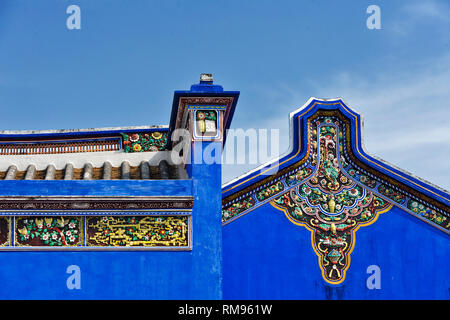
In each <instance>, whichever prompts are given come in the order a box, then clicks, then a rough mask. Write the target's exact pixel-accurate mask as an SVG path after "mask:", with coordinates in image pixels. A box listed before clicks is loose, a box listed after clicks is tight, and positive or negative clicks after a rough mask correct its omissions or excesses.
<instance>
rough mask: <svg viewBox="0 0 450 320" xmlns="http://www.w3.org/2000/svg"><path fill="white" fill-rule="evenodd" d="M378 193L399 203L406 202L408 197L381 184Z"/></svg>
mask: <svg viewBox="0 0 450 320" xmlns="http://www.w3.org/2000/svg"><path fill="white" fill-rule="evenodd" d="M378 191H379V192H380V193H381V194H382V195H384V196H386V197H388V198H389V199H392V200H394V201H395V202H397V203H403V201H404V200H405V198H406V196H405V195H404V194H402V193H400V192H398V191H396V190H394V189H392V188H389V187H387V186H385V185H384V184H380V185H379V186H378Z"/></svg>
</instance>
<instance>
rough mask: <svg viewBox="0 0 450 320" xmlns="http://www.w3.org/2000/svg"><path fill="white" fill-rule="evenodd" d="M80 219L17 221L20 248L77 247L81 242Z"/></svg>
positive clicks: (49, 218) (24, 219)
mask: <svg viewBox="0 0 450 320" xmlns="http://www.w3.org/2000/svg"><path fill="white" fill-rule="evenodd" d="M80 219H81V218H79V217H68V218H67V217H66V218H64V217H24V218H18V219H17V220H16V242H18V246H49V247H60V246H76V245H77V244H78V243H79V242H80Z"/></svg>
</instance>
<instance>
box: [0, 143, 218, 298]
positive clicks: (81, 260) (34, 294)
mask: <svg viewBox="0 0 450 320" xmlns="http://www.w3.org/2000/svg"><path fill="white" fill-rule="evenodd" d="M193 150H194V152H202V147H201V146H199V147H197V148H193ZM190 171H191V173H192V176H191V179H189V180H171V181H164V180H146V181H137V180H124V181H120V180H113V181H44V180H40V181H2V183H0V194H1V195H3V196H5V195H15V196H20V195H22V196H30V195H43V196H61V195H74V196H76V195H79V196H82V195H83V196H89V195H91V196H193V197H194V207H193V212H192V229H193V230H192V232H193V235H192V239H193V246H192V251H179V252H178V251H162V252H155V251H128V252H125V251H114V252H104V251H102V252H92V251H91V252H89V251H76V252H73V251H72V252H71V251H57V252H44V251H41V252H17V251H8V252H6V251H0V283H1V286H0V299H220V298H222V268H221V263H222V256H221V243H222V233H221V232H222V226H221V223H220V221H221V220H220V219H221V201H222V198H221V170H220V165H210V164H203V163H200V164H195V165H192V166H191V168H190ZM71 265H76V266H78V267H79V268H80V273H81V288H80V289H68V287H67V285H66V281H67V279H68V277H69V276H70V275H71V274H68V273H66V270H67V268H68V267H69V266H71Z"/></svg>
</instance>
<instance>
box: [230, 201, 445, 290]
mask: <svg viewBox="0 0 450 320" xmlns="http://www.w3.org/2000/svg"><path fill="white" fill-rule="evenodd" d="M355 239H356V243H355V247H354V250H353V252H352V254H351V263H350V267H349V269H348V270H347V273H346V278H345V280H344V282H343V283H341V284H340V285H331V284H328V283H327V282H325V281H324V280H323V278H322V275H321V270H320V268H319V264H318V258H317V255H316V254H315V252H314V250H313V248H312V244H311V232H310V231H309V230H307V229H306V228H304V227H302V226H298V225H295V224H293V223H291V222H290V221H289V220H288V218H287V217H286V216H285V214H284V213H283V212H281V211H279V210H277V209H275V208H274V207H273V206H271V205H270V204H265V205H263V206H262V207H259V208H257V209H255V210H253V211H251V212H249V213H248V214H246V215H244V216H242V217H240V218H238V219H237V220H235V221H233V222H231V223H229V224H227V225H225V226H224V227H223V270H224V271H223V283H224V287H223V297H224V299H450V294H449V292H450V289H449V288H450V279H449V277H448V275H449V274H450V267H449V265H450V264H449V262H450V258H449V257H450V247H449V236H448V235H447V234H445V233H444V232H442V231H440V230H438V229H436V228H434V227H432V226H430V225H428V224H426V223H424V222H423V221H421V220H419V219H417V218H415V217H414V216H412V215H410V214H408V213H406V212H404V211H402V210H401V209H399V208H397V207H393V208H392V209H391V210H390V211H388V212H386V213H383V214H381V215H380V216H379V217H378V220H377V221H376V222H375V223H373V224H372V225H369V226H366V227H362V228H360V229H359V230H358V231H357V232H356V236H355ZM371 265H376V266H379V268H380V272H381V288H380V289H371V290H370V289H368V287H367V285H366V281H367V279H368V278H369V277H370V276H371V275H372V273H371V272H369V273H368V271H367V268H368V267H369V266H371Z"/></svg>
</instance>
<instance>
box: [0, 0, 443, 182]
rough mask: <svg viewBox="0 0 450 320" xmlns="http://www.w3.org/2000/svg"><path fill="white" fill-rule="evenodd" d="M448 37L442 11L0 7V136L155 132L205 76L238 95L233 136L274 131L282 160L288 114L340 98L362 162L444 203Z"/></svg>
mask: <svg viewBox="0 0 450 320" xmlns="http://www.w3.org/2000/svg"><path fill="white" fill-rule="evenodd" d="M72 4H76V5H78V6H80V8H81V30H68V29H67V28H66V19H67V17H68V16H69V15H68V14H66V8H67V7H68V6H69V5H72ZM371 4H375V5H378V6H379V7H380V9H381V27H382V29H381V30H369V29H368V28H367V27H366V19H367V18H368V17H369V14H367V13H366V8H367V7H368V6H369V5H371ZM449 30H450V3H449V2H448V1H445V0H442V1H439V0H434V1H420V0H417V1H415V0H407V1H406V0H405V1H380V0H372V1H362V0H361V1H354V0H340V1H334V0H316V1H313V0H309V1H299V0H295V1H265V0H259V1H244V0H240V1H234V0H227V1H216V0H206V1H203V0H191V1H181V0H178V1H174V0H164V1H154V0H146V1H139V0H134V1H129V0H128V1H124V0H108V1H107V0H88V1H87V0H86V1H75V0H70V1H66V0H40V1H29V0H28V1H26V0H0V110H1V117H0V128H1V130H31V129H61V128H67V129H69V128H91V127H109V126H131V125H153V124H155V125H156V124H167V123H168V122H169V117H170V108H171V102H172V96H173V91H174V90H180V89H182V90H183V89H188V88H189V87H190V85H191V84H193V83H196V82H198V79H199V75H200V73H202V72H208V73H213V74H214V79H215V82H217V83H219V84H221V85H223V87H224V88H225V90H239V91H241V97H240V100H239V103H238V106H237V110H236V113H235V118H234V120H233V124H232V128H243V129H248V128H278V129H280V137H281V140H280V152H281V153H283V152H284V151H285V150H287V149H288V146H289V139H288V115H289V113H290V112H291V111H293V110H295V109H297V108H298V107H300V106H301V105H303V104H304V103H305V102H306V101H307V100H308V98H309V97H311V96H316V97H320V98H335V97H342V98H343V99H344V100H345V101H346V102H347V103H348V104H349V105H350V107H352V108H353V109H355V110H357V111H358V112H360V113H362V114H364V119H365V145H366V149H367V150H368V152H369V153H371V154H375V155H377V156H379V157H380V158H382V159H384V160H386V161H388V162H390V163H392V164H394V165H396V166H398V167H401V168H403V169H405V170H407V171H409V172H411V173H413V174H415V175H417V176H419V177H421V178H424V179H426V180H428V181H430V182H432V183H434V184H437V185H438V186H440V187H442V188H445V189H447V190H449V189H450V161H448V159H449V155H450V152H449V150H450V121H449V119H450V102H449V101H450V90H449V87H450V47H449V40H450V33H449V32H448V31H449ZM254 166H255V165H244V166H225V167H224V173H223V181H224V182H225V181H228V180H230V179H232V178H233V177H235V176H237V175H240V174H242V173H243V172H245V171H246V170H249V169H251V168H252V167H254Z"/></svg>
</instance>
